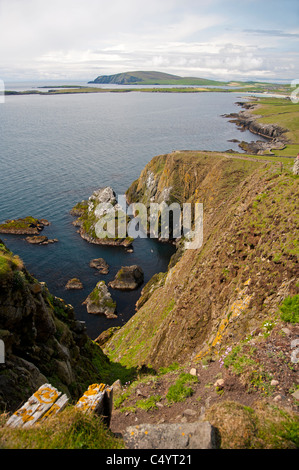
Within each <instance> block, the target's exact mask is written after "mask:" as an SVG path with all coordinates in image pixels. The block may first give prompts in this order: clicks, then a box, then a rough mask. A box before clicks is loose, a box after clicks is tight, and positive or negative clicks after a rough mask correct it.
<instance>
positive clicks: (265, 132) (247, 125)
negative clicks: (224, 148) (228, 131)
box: [223, 100, 289, 155]
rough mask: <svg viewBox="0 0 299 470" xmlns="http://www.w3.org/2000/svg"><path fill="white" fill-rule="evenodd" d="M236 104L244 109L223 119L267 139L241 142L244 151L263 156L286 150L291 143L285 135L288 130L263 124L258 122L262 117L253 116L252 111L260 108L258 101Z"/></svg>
mask: <svg viewBox="0 0 299 470" xmlns="http://www.w3.org/2000/svg"><path fill="white" fill-rule="evenodd" d="M236 104H237V105H238V106H240V107H242V108H243V109H242V110H241V111H240V112H239V113H230V114H224V115H223V117H225V118H229V122H232V123H234V124H236V125H237V127H238V128H239V129H240V130H243V131H245V130H249V131H250V132H252V133H253V134H255V135H259V136H261V137H263V138H264V139H267V141H261V140H258V141H256V142H253V141H252V142H244V141H243V142H240V143H239V147H240V148H242V150H244V151H245V152H246V153H248V154H254V155H263V154H264V153H265V152H266V153H271V151H272V149H280V150H282V149H283V148H285V146H286V144H287V143H289V141H288V139H287V138H286V137H285V135H284V134H285V133H286V132H287V129H283V128H282V127H280V126H278V125H276V124H262V123H260V122H258V119H259V118H261V117H262V116H259V115H253V114H252V111H253V110H255V109H257V108H258V101H255V100H252V101H250V102H241V101H238V102H237V103H236Z"/></svg>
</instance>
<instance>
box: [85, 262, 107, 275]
mask: <svg viewBox="0 0 299 470" xmlns="http://www.w3.org/2000/svg"><path fill="white" fill-rule="evenodd" d="M89 266H90V267H91V268H95V269H97V270H98V271H99V272H100V273H101V274H108V273H109V266H108V264H107V263H106V261H105V260H104V259H103V258H96V259H92V260H91V261H90V263H89Z"/></svg>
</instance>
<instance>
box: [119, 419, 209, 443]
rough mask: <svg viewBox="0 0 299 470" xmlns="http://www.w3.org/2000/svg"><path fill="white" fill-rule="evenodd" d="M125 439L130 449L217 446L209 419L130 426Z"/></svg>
mask: <svg viewBox="0 0 299 470" xmlns="http://www.w3.org/2000/svg"><path fill="white" fill-rule="evenodd" d="M123 439H124V441H125V444H126V447H127V448H128V449H181V450H183V449H216V448H217V432H216V429H215V428H214V427H213V426H211V424H210V423H209V422H207V421H198V422H195V423H184V424H166V423H165V424H140V425H137V426H129V427H128V428H126V430H125V432H124V435H123Z"/></svg>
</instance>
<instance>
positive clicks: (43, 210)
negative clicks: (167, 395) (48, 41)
mask: <svg viewBox="0 0 299 470" xmlns="http://www.w3.org/2000/svg"><path fill="white" fill-rule="evenodd" d="M64 84H65V83H61V82H57V83H53V82H52V83H51V87H53V88H54V87H55V85H56V86H59V85H64ZM76 84H77V85H86V82H85V83H81V82H80V83H76ZM47 85H48V84H47V83H34V82H32V83H16V84H10V83H7V84H6V89H7V90H17V91H21V90H29V89H39V87H40V86H47ZM91 86H93V85H91ZM109 88H110V87H109ZM122 88H124V87H122ZM134 88H136V87H134ZM44 91H45V94H43V95H15V96H13V95H8V96H5V100H4V102H1V103H0V133H1V139H0V223H1V222H4V221H5V220H7V219H15V218H20V217H25V216H29V215H30V216H33V217H36V218H46V219H48V220H49V222H50V226H48V227H45V228H44V230H43V232H42V234H43V235H46V236H47V237H48V238H57V239H58V242H57V243H54V244H49V245H44V246H37V245H30V244H29V243H28V242H26V240H25V238H26V237H25V236H22V235H7V234H0V238H1V239H2V240H3V241H4V242H5V243H6V245H7V246H8V248H9V249H10V250H11V251H13V252H14V253H15V254H18V255H19V256H20V257H21V258H22V259H23V261H24V263H25V265H26V267H27V269H28V270H29V271H30V273H31V274H32V275H33V276H35V277H36V278H37V279H38V280H39V281H43V282H46V284H47V286H48V288H49V290H50V292H51V293H52V294H54V295H56V296H58V297H61V298H63V299H64V300H65V301H66V302H67V303H70V304H71V305H73V307H74V309H75V314H76V318H77V319H78V320H80V321H84V322H85V323H86V327H87V333H88V335H89V336H90V337H91V338H92V339H95V338H97V336H98V335H99V334H100V333H101V332H102V331H104V330H106V329H108V328H110V327H112V326H122V325H123V324H125V323H126V322H127V321H128V320H129V319H130V318H131V317H132V315H133V314H134V313H135V304H136V301H137V300H138V298H139V296H140V292H141V289H142V287H143V286H144V284H145V283H146V282H147V281H149V279H150V278H151V277H152V276H153V275H154V274H155V273H158V272H165V271H166V270H167V266H168V263H169V260H170V257H171V256H172V254H173V253H174V247H173V246H172V245H170V244H165V243H159V242H158V241H156V240H154V239H150V238H146V239H144V238H140V239H136V240H135V241H134V251H133V253H128V252H126V251H125V250H124V249H123V248H121V247H101V246H98V245H92V244H90V243H88V242H86V241H85V240H83V239H82V238H81V237H80V236H79V234H78V233H77V230H78V229H77V228H76V227H74V225H72V222H73V221H74V217H72V216H71V215H70V210H71V208H72V207H73V206H74V205H75V204H76V203H77V202H79V201H81V200H83V199H87V198H88V197H89V196H90V195H91V194H92V193H93V191H95V190H96V189H99V188H102V187H104V186H111V187H112V188H113V189H114V191H115V193H116V194H117V195H123V194H125V191H126V190H127V189H128V187H129V186H130V185H131V183H132V182H133V181H134V180H136V179H137V178H138V177H139V175H140V173H141V171H142V170H143V168H144V167H145V165H146V164H147V163H148V162H149V161H150V160H151V159H152V158H153V157H154V156H155V155H161V154H167V153H170V152H172V151H174V150H212V151H213V150H214V151H216V150H218V151H225V150H228V149H232V150H234V151H238V152H242V151H241V149H240V148H239V147H238V143H236V142H231V140H233V139H237V140H240V141H241V140H245V141H253V140H257V139H259V140H261V138H260V137H257V136H254V135H253V134H251V133H250V132H249V131H242V132H241V131H240V130H239V129H238V128H237V127H236V126H235V125H234V124H232V123H230V122H229V120H228V119H226V118H224V117H223V115H224V114H226V113H232V112H238V111H239V110H240V108H239V107H238V106H237V105H236V102H237V101H239V100H246V99H247V98H248V97H246V96H244V95H241V94H240V93H238V92H237V90H236V91H235V92H230V93H226V92H224V91H221V90H219V92H217V93H213V92H205V93H190V94H189V93H161V92H160V93H144V92H139V91H136V92H135V91H134V92H130V93H109V92H107V93H90V94H60V95H50V94H48V93H47V90H46V89H45V90H44ZM94 258H104V259H105V260H106V261H107V263H108V264H109V268H110V270H109V274H107V275H100V274H98V273H97V271H96V270H95V269H93V268H90V266H89V262H90V260H92V259H94ZM133 264H138V265H139V266H140V267H141V268H142V269H143V271H144V284H143V285H142V286H141V287H140V288H139V289H137V290H135V291H132V292H120V291H117V290H112V289H111V290H110V292H111V294H112V297H113V299H114V300H115V301H116V303H117V315H118V317H117V318H116V319H110V320H109V319H106V318H105V317H102V316H97V315H92V314H88V313H87V310H86V306H85V305H83V304H82V303H83V302H84V300H85V299H86V297H87V296H88V294H89V293H90V292H91V291H92V289H93V288H94V287H95V285H96V283H97V282H98V281H99V280H105V281H106V283H107V284H108V282H109V281H111V280H112V279H113V278H114V276H115V274H116V273H117V271H118V270H119V269H120V267H121V266H129V265H133ZM73 277H77V278H79V279H80V280H81V282H82V283H83V287H84V288H83V289H82V290H78V291H75V290H66V289H65V285H66V283H67V281H68V280H69V279H71V278H73Z"/></svg>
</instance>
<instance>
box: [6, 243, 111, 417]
mask: <svg viewBox="0 0 299 470" xmlns="http://www.w3.org/2000/svg"><path fill="white" fill-rule="evenodd" d="M0 339H1V341H2V342H3V343H4V350H5V357H4V363H1V364H0V410H6V411H10V410H15V409H16V408H17V407H18V406H19V405H20V403H22V402H23V401H24V399H27V398H28V396H30V395H31V394H32V393H33V392H35V391H36V390H37V388H38V387H39V386H40V385H42V384H43V383H45V382H50V383H51V384H52V385H54V386H56V387H58V388H59V389H60V390H62V391H63V392H65V393H67V394H68V396H69V397H70V398H73V399H76V398H78V397H79V395H81V394H82V393H84V391H85V390H86V388H87V387H88V386H89V385H90V384H91V383H94V382H97V381H99V380H100V381H105V380H107V379H109V361H108V359H107V358H106V357H105V355H104V354H103V352H102V350H101V349H100V348H99V347H98V346H97V345H96V344H94V343H93V342H92V341H91V340H90V339H89V338H88V336H87V335H86V333H85V326H84V324H83V323H82V322H79V321H77V320H76V318H75V314H74V310H73V307H72V306H71V305H67V304H65V303H64V301H63V300H62V299H59V298H57V297H55V296H53V295H51V293H50V292H49V291H48V289H47V286H46V285H45V284H43V283H39V282H38V281H37V280H36V279H34V278H33V277H32V276H31V275H30V273H29V272H28V271H27V270H26V268H25V267H24V265H23V262H22V261H21V260H20V259H19V257H18V256H16V255H14V254H13V253H11V252H10V251H9V250H8V248H7V247H6V246H5V245H4V244H3V243H2V242H1V241H0ZM3 343H1V344H2V345H3Z"/></svg>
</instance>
